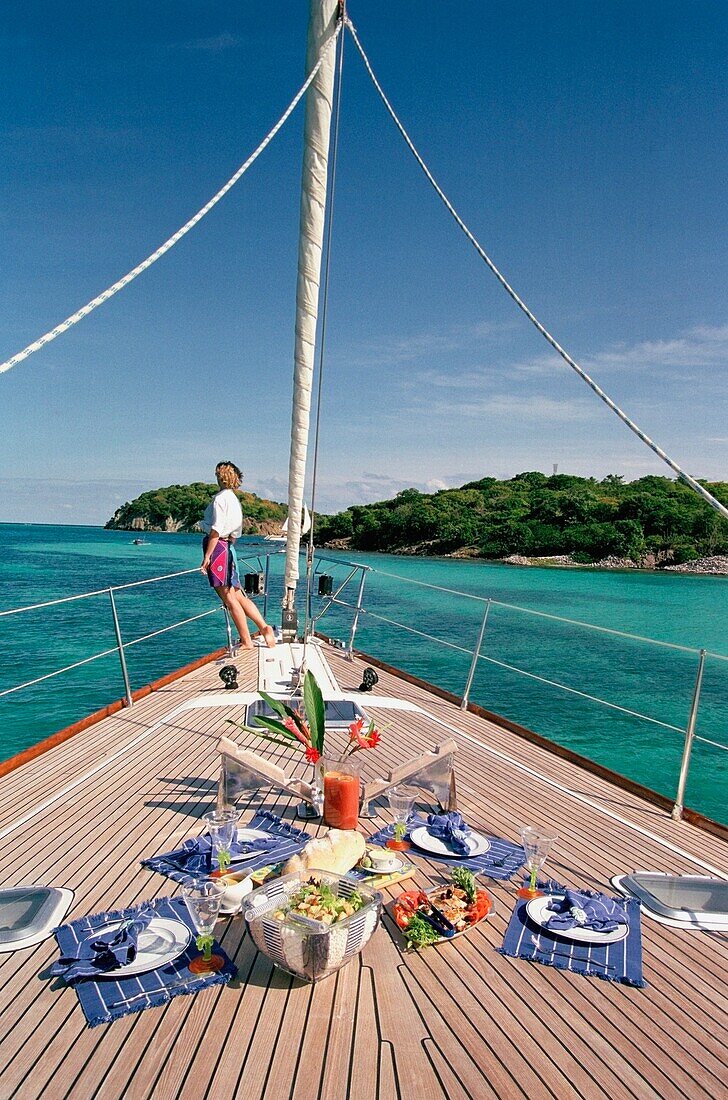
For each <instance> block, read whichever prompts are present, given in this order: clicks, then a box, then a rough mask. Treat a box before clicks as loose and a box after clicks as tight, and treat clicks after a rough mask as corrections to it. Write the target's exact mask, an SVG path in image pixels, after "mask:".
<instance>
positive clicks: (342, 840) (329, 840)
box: [282, 829, 366, 875]
mask: <svg viewBox="0 0 728 1100" xmlns="http://www.w3.org/2000/svg"><path fill="white" fill-rule="evenodd" d="M365 850H366V845H365V844H364V837H363V836H362V835H361V833H357V832H356V831H355V830H354V829H329V831H328V833H327V835H326V836H323V837H321V838H319V839H316V840H310V841H309V842H308V844H307V845H306V847H305V848H303V849H302V850H301V851H300V852H299V853H298V854H297V855H295V856H291V858H290V859H289V860H288V862H287V863H286V864H285V865H284V867H283V871H282V874H284V875H292V874H294V873H296V872H298V873H301V872H303V871H308V870H311V869H316V870H317V871H332V872H333V873H334V874H336V875H345V874H346V872H347V871H350V870H351V869H352V867H354V865H355V864H357V863H358V862H359V860H360V859H361V857H362V856H363V855H364V852H365Z"/></svg>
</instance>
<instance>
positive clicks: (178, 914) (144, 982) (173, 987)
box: [55, 898, 238, 1027]
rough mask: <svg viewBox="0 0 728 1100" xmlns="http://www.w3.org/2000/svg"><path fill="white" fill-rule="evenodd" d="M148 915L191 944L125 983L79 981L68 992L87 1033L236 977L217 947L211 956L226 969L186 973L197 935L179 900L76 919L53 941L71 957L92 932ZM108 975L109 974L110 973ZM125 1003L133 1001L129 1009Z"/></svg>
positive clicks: (107, 979) (161, 900)
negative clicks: (174, 925) (186, 934)
mask: <svg viewBox="0 0 728 1100" xmlns="http://www.w3.org/2000/svg"><path fill="white" fill-rule="evenodd" d="M149 910H152V912H153V913H154V915H155V916H156V917H166V918H167V919H169V920H176V921H181V922H182V923H183V924H184V925H186V927H187V928H188V929H189V930H190V933H191V936H190V942H189V944H188V945H187V947H186V948H185V950H184V951H183V952H182V954H181V955H178V956H177V958H176V959H173V960H172V961H171V962H169V963H167V964H166V965H165V966H163V967H160V968H159V969H158V970H148V971H146V972H145V973H144V974H134V975H130V976H129V977H126V978H119V979H118V980H117V979H114V978H113V977H112V976H111V975H109V976H108V977H104V978H99V979H96V978H82V979H81V980H79V981H77V982H74V983H73V987H74V989H75V990H76V994H77V996H78V999H79V1001H80V1003H81V1008H82V1009H83V1014H84V1016H85V1017H86V1022H87V1023H88V1025H89V1027H96V1026H97V1025H98V1024H108V1023H111V1021H112V1020H118V1019H119V1017H120V1016H126V1015H127V1014H128V1013H130V1012H141V1011H142V1009H145V1008H151V1007H152V1006H153V1005H163V1004H166V1003H167V1002H168V1001H171V999H172V998H173V997H177V996H180V995H182V994H184V993H197V992H198V991H199V990H200V989H207V987H208V986H211V985H224V984H225V982H229V981H230V979H231V978H234V977H235V975H236V974H237V972H238V970H237V967H236V966H235V965H234V964H233V963H232V962H231V961H230V959H229V958H228V956H227V955H226V954H225V952H224V951H223V950H222V948H221V947H220V945H219V944H218V943H217V942H216V943H215V945H214V947H213V952H214V953H215V954H216V955H222V957H223V958H224V959H225V966H224V967H223V969H222V970H220V971H218V972H217V973H210V974H204V975H198V974H192V973H190V971H189V969H188V966H189V963H190V960H191V959H192V958H194V957H195V955H198V954H199V952H198V950H197V948H196V946H195V938H196V932H195V928H194V926H193V924H192V920H191V919H190V915H189V913H188V912H187V906H186V905H185V903H184V901H183V900H182V899H181V898H156V899H155V900H154V901H149V902H144V903H143V904H142V905H139V906H136V907H135V908H132V909H118V910H116V911H114V912H109V913H96V914H94V915H93V916H90V917H79V919H78V920H74V921H70V923H69V924H63V925H61V927H60V928H56V930H55V936H56V941H57V943H58V946H59V948H60V952H61V955H62V956H63V955H66V956H68V955H73V954H75V951H76V947H77V944H78V943H79V942H80V940H82V939H84V938H85V937H86V936H87V935H88V933H89V932H90V931H92V930H93V929H94V928H101V927H103V926H104V925H107V924H110V923H112V922H113V921H122V920H128V919H129V918H130V917H136V916H138V915H139V914H140V913H146V912H149ZM112 973H113V972H112ZM130 998H133V1000H132V1001H131V1003H129V1001H130Z"/></svg>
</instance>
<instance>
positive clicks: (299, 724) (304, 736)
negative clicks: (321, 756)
mask: <svg viewBox="0 0 728 1100" xmlns="http://www.w3.org/2000/svg"><path fill="white" fill-rule="evenodd" d="M283 725H284V726H285V727H286V729H287V730H290V732H291V733H292V734H293V736H294V737H295V738H296V739H297V740H298V741H300V742H301V744H302V745H310V743H311V732H310V730H309V728H308V726H307V725H306V723H305V722H304V721H303V719H302V718H301V717H297V718H290V717H288V718H284V719H283Z"/></svg>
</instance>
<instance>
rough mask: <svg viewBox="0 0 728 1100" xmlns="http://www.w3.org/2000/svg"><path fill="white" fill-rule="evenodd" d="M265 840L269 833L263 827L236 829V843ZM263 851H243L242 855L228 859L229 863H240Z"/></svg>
mask: <svg viewBox="0 0 728 1100" xmlns="http://www.w3.org/2000/svg"><path fill="white" fill-rule="evenodd" d="M263 837H264V838H265V839H266V840H269V839H271V834H270V833H266V832H265V830H264V829H238V844H245V842H246V841H248V840H261V839H262V838H263ZM263 854H264V853H263V852H245V853H244V854H242V855H238V856H233V857H232V858H231V860H230V862H231V863H242V862H243V861H244V860H246V859H254V858H255V857H256V856H262V855H263Z"/></svg>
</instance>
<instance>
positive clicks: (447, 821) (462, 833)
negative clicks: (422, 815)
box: [427, 813, 470, 856]
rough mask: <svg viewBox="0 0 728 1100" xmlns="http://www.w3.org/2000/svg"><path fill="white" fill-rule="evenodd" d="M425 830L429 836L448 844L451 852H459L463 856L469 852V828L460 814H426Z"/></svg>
mask: <svg viewBox="0 0 728 1100" xmlns="http://www.w3.org/2000/svg"><path fill="white" fill-rule="evenodd" d="M427 831H428V833H429V834H430V836H434V837H437V839H438V840H442V841H443V842H444V843H445V844H448V845H449V846H450V848H451V849H452V850H453V852H459V853H460V854H461V855H464V856H467V855H469V854H470V846H469V844H468V841H467V838H468V837H469V836H470V829H469V828H468V826H467V825H466V824H465V821H464V820H463V815H462V814H458V813H449V814H428V815H427Z"/></svg>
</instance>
